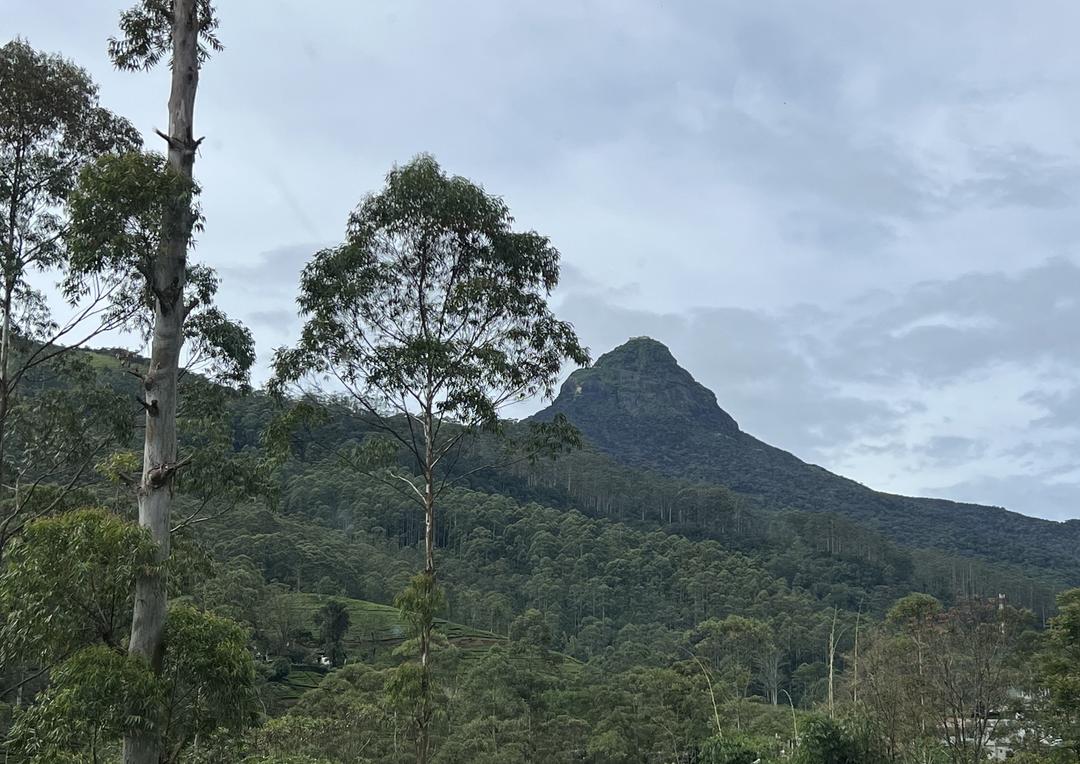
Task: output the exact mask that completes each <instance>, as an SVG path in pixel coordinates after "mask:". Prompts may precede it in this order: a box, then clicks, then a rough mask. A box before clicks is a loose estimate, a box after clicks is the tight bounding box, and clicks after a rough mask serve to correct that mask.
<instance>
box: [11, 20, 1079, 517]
mask: <svg viewBox="0 0 1080 764" xmlns="http://www.w3.org/2000/svg"><path fill="white" fill-rule="evenodd" d="M12 5H13V6H14V7H12V8H11V9H10V12H9V13H6V15H5V19H4V20H5V22H7V23H8V26H9V27H10V28H11V29H13V30H15V31H17V32H18V33H20V34H23V35H25V36H27V37H28V38H29V39H30V40H31V41H32V42H33V44H35V45H37V46H40V47H43V48H45V49H48V50H61V51H63V52H64V53H65V54H66V55H69V56H71V57H72V58H74V59H75V60H76V61H77V62H78V63H79V64H80V65H83V66H85V67H87V68H88V69H89V70H90V71H91V73H92V74H93V76H94V77H95V78H96V79H97V80H98V81H99V82H100V83H101V93H102V98H103V102H104V103H106V104H107V105H109V106H110V107H112V108H114V109H116V110H118V111H120V112H122V113H124V114H125V115H127V116H129V117H130V118H132V119H133V120H135V122H136V124H138V125H139V126H140V128H142V129H143V130H144V132H145V133H146V134H147V136H148V141H149V142H151V143H150V145H155V144H157V139H156V138H153V137H152V129H153V128H154V127H160V126H161V123H162V120H163V118H164V116H165V111H164V108H165V103H164V101H165V91H166V89H167V72H165V71H164V70H159V71H158V72H156V73H155V74H153V75H145V74H141V75H134V74H128V73H120V72H116V71H114V70H113V68H112V67H111V66H110V65H109V63H108V61H107V60H106V57H105V55H104V41H105V39H106V38H107V37H108V36H109V35H110V34H113V33H115V29H116V20H117V19H116V13H117V9H116V8H115V7H111V6H110V4H102V3H71V2H64V1H63V0H39V1H38V2H36V3H22V4H12ZM220 5H221V7H220V9H219V10H220V12H221V21H222V25H221V34H222V37H223V40H224V42H225V44H226V50H225V51H224V52H223V53H222V54H220V55H217V56H215V57H214V58H213V60H212V61H211V62H210V63H209V64H208V66H207V68H206V71H205V76H204V77H203V78H202V79H201V80H200V95H199V106H198V114H197V128H198V130H199V132H200V134H203V135H206V136H207V140H206V141H205V143H204V144H203V147H202V151H201V153H200V156H199V159H198V162H197V164H196V173H197V175H198V177H199V180H200V183H201V184H202V186H203V189H204V190H203V194H202V204H203V207H204V210H205V212H206V215H207V229H206V231H205V233H204V234H203V235H202V236H200V243H199V250H198V253H197V254H198V257H199V258H200V260H203V261H205V262H207V263H208V264H210V265H213V266H215V267H217V268H218V269H219V271H220V272H221V274H222V277H223V278H222V287H221V292H220V295H219V296H220V300H221V302H222V304H223V307H225V309H226V310H228V312H229V313H230V314H231V315H237V316H244V317H247V318H248V320H249V321H250V322H251V324H252V326H253V327H254V328H255V330H256V336H257V340H258V343H259V349H260V353H261V356H260V359H261V362H262V363H265V358H266V356H267V352H266V351H267V350H268V348H269V347H272V346H274V345H277V344H282V343H284V342H287V341H289V340H290V339H291V338H292V337H293V336H295V331H296V327H297V325H298V324H297V323H296V322H295V321H294V320H293V321H290V320H289V316H290V315H291V313H292V311H293V310H294V300H295V293H296V283H297V278H298V275H299V272H300V269H301V267H302V266H303V264H304V263H305V262H306V261H307V260H308V259H309V258H310V256H311V255H312V253H313V252H315V251H316V250H317V249H318V248H319V246H320V245H319V244H307V243H304V242H333V241H336V240H339V237H340V236H341V232H342V229H343V225H344V222H345V220H346V217H347V215H348V213H349V210H350V209H352V207H353V206H354V205H355V204H356V203H357V201H358V200H359V199H361V198H362V197H363V195H364V194H365V193H367V192H369V191H371V190H373V189H376V188H378V187H379V186H380V184H381V183H382V180H383V177H384V174H385V172H386V171H387V170H388V169H389V167H390V166H391V165H392V164H393V163H394V162H400V161H404V160H407V159H408V158H409V157H411V156H413V155H414V154H416V153H417V152H419V151H430V152H432V153H434V154H435V155H436V156H437V157H438V158H439V159H440V161H441V162H442V163H443V165H444V166H445V167H446V168H447V169H448V170H450V171H452V172H455V173H460V174H463V175H466V176H468V177H472V178H474V179H476V180H479V181H482V182H483V183H484V184H485V186H486V187H487V188H489V189H490V190H491V191H493V192H495V193H498V194H501V195H503V196H504V197H505V198H506V199H507V201H508V202H509V204H510V206H511V208H512V209H513V211H514V214H515V215H516V216H517V218H518V220H519V221H520V222H521V225H522V226H523V227H527V228H535V229H536V230H538V231H541V232H543V233H545V234H548V235H550V236H551V237H552V240H553V242H554V243H555V244H556V246H558V247H559V249H560V250H561V252H562V253H563V256H564V263H565V267H564V283H563V287H562V288H561V289H560V291H559V293H558V298H557V301H558V303H559V305H560V306H561V308H560V309H561V311H562V312H564V313H565V314H566V315H567V316H568V317H569V318H571V319H572V320H574V322H575V323H576V325H577V327H578V329H579V330H580V331H581V333H582V334H583V335H584V336H585V338H586V340H587V342H588V343H589V344H590V345H592V347H593V349H594V350H595V351H598V352H602V351H604V350H606V349H607V348H609V347H611V346H613V345H615V344H617V343H619V342H622V341H624V340H625V339H626V337H627V336H629V335H632V334H651V335H653V336H656V337H657V338H659V339H661V340H664V341H665V342H668V343H669V344H670V345H671V346H672V349H673V350H674V351H675V353H676V355H677V356H678V357H679V358H680V360H682V361H683V362H684V364H685V365H686V366H687V367H688V368H690V369H691V371H693V372H694V373H695V374H697V375H698V377H699V378H700V379H701V380H702V381H703V382H704V383H705V384H707V385H709V386H710V387H712V388H714V389H715V390H716V391H717V393H718V395H719V397H720V401H721V404H722V405H724V406H725V407H726V408H728V409H729V410H730V411H731V413H732V414H733V415H735V416H736V417H737V418H738V419H739V421H740V423H741V424H743V426H744V427H746V429H748V430H749V431H751V432H754V433H756V434H758V435H760V436H762V437H764V438H766V439H767V440H770V441H774V442H776V443H777V444H778V445H781V446H784V447H787V448H789V449H792V450H795V451H796V452H798V453H799V454H800V455H802V456H804V457H806V458H808V459H811V460H815V461H820V462H822V463H823V464H825V466H830V467H833V466H842V467H844V469H846V470H848V471H849V472H850V473H851V476H852V477H854V478H856V479H858V480H860V481H861V482H864V483H867V484H870V485H878V486H880V487H884V488H895V489H897V490H900V489H903V490H916V489H917V490H929V489H933V488H943V490H951V489H949V487H950V486H957V489H956V490H958V491H962V492H964V495H965V496H966V497H968V498H976V499H979V500H982V501H996V500H998V499H995V498H994V497H993V496H992V495H991V493H992V492H993V491H994V490H997V485H996V484H993V483H988V482H979V476H980V475H997V474H1002V475H1006V474H1007V475H1015V476H1016V477H1015V479H1016V481H1017V482H1016V485H1017V486H1019V488H1017V489H1016V490H1015V492H1014V493H1007V492H1003V493H1002V498H1001V499H1000V501H1001V502H1002V503H1013V504H1015V508H1018V509H1022V510H1025V511H1033V512H1038V511H1042V510H1041V509H1040V506H1039V501H1040V499H1039V497H1040V496H1042V494H1040V493H1039V490H1040V488H1039V487H1040V486H1041V485H1043V484H1044V483H1046V484H1050V481H1054V480H1062V479H1063V478H1062V477H1061V476H1060V475H1058V476H1057V477H1053V476H1052V475H1051V473H1052V472H1053V470H1055V469H1060V468H1062V465H1064V464H1068V463H1070V462H1076V454H1078V453H1080V443H1077V442H1073V441H1074V432H1073V430H1080V403H1077V400H1078V399H1080V393H1077V392H1076V387H1077V382H1078V380H1080V370H1078V364H1077V361H1076V360H1075V359H1074V356H1075V348H1076V347H1078V341H1080V298H1078V297H1077V296H1078V295H1080V269H1078V268H1077V266H1076V263H1075V262H1074V261H1073V260H1070V259H1069V258H1070V257H1075V256H1076V255H1077V254H1078V253H1077V252H1076V250H1075V242H1076V241H1078V240H1080V194H1078V191H1080V187H1078V184H1080V169H1078V168H1080V145H1078V144H1077V142H1076V138H1075V125H1076V124H1077V122H1080V101H1077V99H1075V98H1074V97H1073V94H1074V93H1075V92H1077V90H1078V89H1080V46H1077V45H1075V40H1074V39H1073V37H1074V30H1075V28H1076V26H1077V24H1078V23H1080V6H1078V5H1077V4H1076V3H1074V2H1070V0H1048V2H1047V3H1046V4H1042V5H1040V7H1039V9H1038V10H1037V11H1034V10H1033V9H1032V8H1031V4H1030V3H1025V2H1022V0H1004V2H1003V3H1002V4H1001V5H1000V6H995V12H994V13H987V12H985V9H984V8H982V7H981V6H978V5H977V4H972V3H941V2H937V1H936V0H912V2H908V3H891V4H890V3H866V2H865V0H835V1H834V2H831V3H829V4H827V6H825V7H821V6H818V5H814V4H809V3H804V4H799V3H782V4H772V3H746V2H744V1H743V0H718V1H717V2H709V3H702V2H700V1H698V0H664V2H656V0H585V1H580V2H579V1H577V0H565V1H553V2H544V3H506V2H500V0H460V1H459V2H454V3H431V2H428V3H410V2H404V3H393V4H370V3H368V4H342V3H306V2H299V0H279V1H276V2H274V3H273V8H272V12H267V11H266V8H265V5H266V4H265V3H258V2H255V0H235V1H234V2H230V3H222V4H220ZM7 10H8V9H6V8H5V11H7ZM268 50H293V51H297V52H298V55H293V56H278V55H269V56H268V55H267V51H268ZM1051 255H1061V256H1062V259H1059V260H1056V261H1049V262H1048V261H1046V258H1047V257H1048V256H1051ZM692 306H698V308H697V309H694V308H693V307H692ZM995 396H997V397H995ZM980 407H982V408H983V409H985V410H986V411H987V412H990V413H988V414H985V415H984V414H983V413H981V412H980V410H979V409H980ZM999 410H1001V412H1002V413H1001V420H1002V421H989V419H990V416H991V414H995V415H996V414H997V413H998V411H999ZM980 416H986V417H987V421H984V420H983V419H979V417H980ZM947 420H948V429H947V430H945V429H942V426H943V425H942V423H943V422H946V421H947ZM938 438H946V439H947V438H969V439H972V440H974V441H977V443H979V444H984V445H986V450H985V452H982V453H980V454H979V455H976V453H977V449H978V446H973V447H972V448H973V449H975V450H972V451H971V452H970V453H971V456H970V457H965V455H964V454H965V451H964V446H963V445H962V444H960V443H959V442H952V441H948V440H939V439H938ZM1023 444H1029V445H1023ZM1012 449H1015V450H1016V451H1017V453H1010V450H1012ZM1033 455H1038V456H1039V457H1040V458H1039V459H1036V458H1035V456H1033ZM1028 464H1031V465H1033V466H1032V468H1031V469H1030V470H1029V469H1027V468H1026V465H1028ZM1018 465H1025V468H1024V469H1019V468H1018ZM894 477H896V480H894ZM897 481H900V482H897ZM903 481H906V482H903ZM1066 483H1067V481H1066ZM1054 485H1058V483H1054ZM1027 489H1030V490H1027ZM1064 491H1065V489H1061V488H1055V489H1054V490H1053V491H1051V492H1050V494H1047V496H1048V498H1047V501H1048V502H1050V504H1049V505H1048V506H1052V507H1060V506H1064V493H1062V492H1064ZM976 494H978V495H976ZM1059 494H1060V495H1059ZM1026 495H1029V496H1030V497H1032V498H1031V500H1030V501H1026V500H1025V499H1024V497H1025V496H1026ZM1047 511H1049V510H1047ZM1054 511H1057V510H1054Z"/></svg>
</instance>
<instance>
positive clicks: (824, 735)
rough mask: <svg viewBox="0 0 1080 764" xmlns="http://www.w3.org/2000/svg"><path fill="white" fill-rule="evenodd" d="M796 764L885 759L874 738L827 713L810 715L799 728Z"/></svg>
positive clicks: (866, 762)
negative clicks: (875, 747)
mask: <svg viewBox="0 0 1080 764" xmlns="http://www.w3.org/2000/svg"><path fill="white" fill-rule="evenodd" d="M794 761H795V762H796V764H877V763H878V762H884V758H882V757H881V756H880V754H878V753H877V752H876V751H875V750H874V745H873V741H871V740H868V739H867V738H866V736H865V735H864V734H862V732H861V731H860V730H858V729H856V728H853V727H852V726H851V725H847V724H843V723H840V722H837V721H834V720H832V719H830V718H828V717H826V716H813V717H810V718H809V719H807V720H806V722H805V723H804V725H803V728H802V729H801V730H800V731H799V748H798V749H797V751H796V753H795V758H794Z"/></svg>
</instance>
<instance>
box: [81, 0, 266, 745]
mask: <svg viewBox="0 0 1080 764" xmlns="http://www.w3.org/2000/svg"><path fill="white" fill-rule="evenodd" d="M217 25H218V21H217V18H216V16H215V13H214V7H213V4H212V2H210V0H141V2H138V3H137V4H136V5H135V6H134V7H132V8H131V9H129V10H127V11H125V12H123V13H122V14H121V17H120V29H121V32H122V34H121V36H119V37H117V38H112V39H110V41H109V53H110V56H111V57H112V60H113V62H114V63H115V64H116V66H118V67H119V68H121V69H127V70H140V69H149V68H152V67H153V66H155V65H156V64H158V63H159V62H161V60H162V59H165V60H166V61H167V62H168V64H169V66H170V69H171V86H170V93H169V101H168V111H169V124H168V133H167V134H166V133H159V135H160V136H161V137H162V138H163V139H164V140H165V142H166V144H167V147H168V150H167V158H166V159H164V160H161V159H159V158H158V157H156V156H155V155H146V154H129V155H126V156H123V157H118V158H115V159H114V160H112V161H110V162H103V163H99V164H98V165H97V166H96V167H94V168H91V171H90V172H84V173H83V177H82V179H81V182H82V188H83V189H84V191H85V193H84V195H83V197H82V199H81V202H82V204H83V211H84V212H85V213H86V214H84V215H83V216H82V222H83V224H84V225H83V226H82V228H81V230H80V231H79V232H78V241H79V243H80V245H81V255H82V257H81V258H80V260H79V262H78V264H77V267H74V268H73V269H72V274H71V279H70V280H69V288H70V289H71V290H73V291H75V290H77V289H78V288H79V287H78V284H79V283H80V282H79V278H80V277H81V276H86V275H94V276H97V277H100V278H105V279H107V280H110V281H111V282H112V283H117V284H121V285H125V286H126V287H128V288H129V290H130V292H131V294H132V297H133V299H132V302H134V303H136V304H139V305H140V306H141V307H144V308H146V309H147V314H148V315H149V316H150V318H149V319H148V321H147V325H146V328H147V333H148V335H149V339H150V360H149V368H148V369H147V370H146V372H145V374H143V375H142V378H141V383H142V384H141V386H142V397H141V399H140V403H141V405H142V407H143V409H144V411H145V434H144V444H143V459H142V475H141V478H140V480H139V483H138V502H139V524H140V525H141V526H143V527H145V528H147V529H148V531H149V533H150V536H151V539H152V540H153V543H154V544H155V547H156V550H157V558H158V561H159V562H164V561H165V560H167V559H168V556H169V537H170V532H171V508H172V502H173V488H174V482H175V477H176V475H177V473H178V472H179V471H180V470H181V469H182V468H183V467H184V466H186V465H187V464H188V463H189V462H190V458H187V459H182V458H180V457H179V456H178V454H177V450H178V449H177V429H176V424H177V403H178V380H179V375H180V370H181V364H182V352H183V345H184V342H185V339H189V340H190V339H191V338H189V337H188V335H190V334H191V332H192V327H191V326H190V324H191V323H194V321H189V319H190V318H191V317H192V315H193V313H194V312H195V311H197V310H201V312H202V314H203V315H204V316H208V318H205V319H203V323H204V324H205V325H199V324H196V326H195V329H196V330H197V331H198V333H199V334H200V336H205V337H208V340H207V344H208V345H210V346H213V347H216V348H217V349H218V350H220V351H222V356H224V357H230V358H232V359H234V360H235V363H231V364H226V365H227V366H229V367H230V368H231V369H232V370H233V371H235V372H236V374H237V375H242V374H244V373H246V368H245V364H246V365H250V362H251V358H252V353H251V342H250V335H249V334H248V333H247V332H246V330H244V329H243V328H242V327H236V326H234V325H232V324H229V322H228V321H227V320H226V319H225V318H224V316H223V315H222V314H221V313H220V311H217V310H216V309H213V308H211V307H209V305H208V301H209V298H210V297H211V296H212V294H213V291H214V289H215V288H216V284H217V282H216V279H215V278H214V277H213V276H212V275H211V274H209V272H208V271H206V270H205V269H199V268H196V267H193V266H191V265H189V263H188V248H189V246H190V244H191V239H192V234H193V232H194V230H195V228H196V226H197V224H198V223H199V219H200V218H199V213H198V210H197V208H196V206H195V202H194V198H195V194H196V192H197V190H198V189H197V186H196V184H195V182H194V179H193V168H194V163H195V154H196V152H197V150H198V147H199V143H200V141H201V139H196V138H195V133H194V122H193V120H194V111H195V95H196V91H197V89H198V84H199V71H200V67H201V65H202V64H203V62H205V60H206V59H207V58H208V57H209V54H210V51H211V50H215V51H216V50H220V48H221V45H220V43H219V41H218V38H217V35H216V29H217ZM189 280H192V281H194V282H195V283H194V284H191V285H189ZM189 286H191V287H193V288H191V289H189ZM193 343H194V344H198V343H197V342H194V341H193ZM164 571H165V567H164V566H162V565H158V566H152V567H147V568H146V569H145V570H144V571H142V573H141V574H140V575H139V577H138V579H137V581H136V587H135V588H136V591H135V603H134V611H133V616H132V625H131V637H130V640H129V651H130V652H131V653H132V654H133V655H136V656H141V657H143V658H145V659H146V660H148V661H149V663H150V665H151V667H152V668H153V669H154V671H155V672H160V670H161V667H162V664H163V658H164V650H165V641H164V635H165V619H166V607H167V594H166V582H165V572H164ZM123 757H124V761H125V762H129V763H131V764H134V763H136V762H146V763H147V764H149V763H150V762H156V761H158V760H159V759H160V758H161V741H160V740H159V739H158V737H157V736H155V735H151V734H147V733H146V731H145V730H141V729H140V730H133V731H132V732H131V733H130V734H128V735H127V736H126V737H125V740H124V754H123Z"/></svg>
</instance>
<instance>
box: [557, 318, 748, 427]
mask: <svg viewBox="0 0 1080 764" xmlns="http://www.w3.org/2000/svg"><path fill="white" fill-rule="evenodd" d="M558 413H561V414H565V415H566V416H567V418H569V419H570V421H572V422H575V423H577V424H578V426H579V427H587V425H588V424H589V423H590V422H598V421H600V420H603V421H605V422H607V424H608V426H611V427H615V428H617V429H618V430H620V431H622V432H623V433H624V434H626V435H631V436H633V435H632V434H633V433H635V432H637V433H639V434H640V435H642V436H645V437H651V435H654V434H655V428H656V427H657V426H662V427H663V428H665V429H666V428H670V427H672V426H676V427H693V428H694V429H698V428H704V429H706V430H712V431H720V432H724V433H727V434H734V433H737V432H738V431H739V426H738V424H736V422H735V420H734V419H732V418H731V416H730V415H728V413H727V412H725V411H724V410H723V409H721V408H720V406H719V405H717V403H716V396H715V395H713V393H712V391H710V390H709V389H708V388H706V387H704V386H703V385H701V384H700V383H699V382H697V380H695V379H694V377H693V375H691V374H690V372H688V371H687V370H686V369H684V368H683V367H681V366H679V363H678V361H676V360H675V356H674V355H672V353H671V351H670V350H669V349H668V348H667V346H666V345H664V344H663V343H662V342H658V341H657V340H654V339H652V338H651V337H633V338H631V339H630V340H628V341H627V342H625V343H623V344H622V345H619V346H618V347H617V348H615V349H614V350H611V351H609V352H607V353H605V354H604V355H602V356H600V358H598V359H597V361H596V363H595V364H594V365H593V366H592V367H590V368H587V369H578V370H577V371H575V372H574V373H573V374H571V375H570V377H569V378H568V379H567V380H566V382H565V383H563V386H562V390H561V391H560V392H559V395H558V397H557V398H556V399H555V401H554V402H553V403H552V404H551V406H550V407H549V408H547V409H546V410H544V411H542V412H540V414H538V415H537V417H538V418H540V419H547V418H550V417H551V416H554V415H555V414H558Z"/></svg>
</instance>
